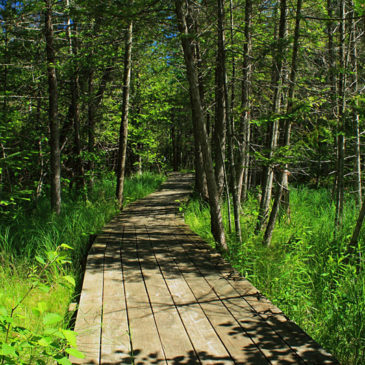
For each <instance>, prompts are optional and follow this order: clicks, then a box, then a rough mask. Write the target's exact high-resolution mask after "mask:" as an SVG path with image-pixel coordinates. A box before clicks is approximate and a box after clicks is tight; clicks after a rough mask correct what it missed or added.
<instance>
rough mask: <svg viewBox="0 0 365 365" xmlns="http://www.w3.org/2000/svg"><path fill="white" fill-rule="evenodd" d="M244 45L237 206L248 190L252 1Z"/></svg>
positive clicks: (246, 12)
mask: <svg viewBox="0 0 365 365" xmlns="http://www.w3.org/2000/svg"><path fill="white" fill-rule="evenodd" d="M244 33H245V44H244V47H243V80H242V101H241V107H242V119H241V128H240V146H239V158H238V168H237V182H236V184H237V186H238V192H237V194H238V199H239V200H238V205H239V206H241V199H242V200H245V199H246V196H247V190H248V186H247V184H248V174H249V168H248V167H249V160H250V137H251V127H250V120H251V116H250V109H251V103H250V95H251V74H252V0H246V5H245V30H244Z"/></svg>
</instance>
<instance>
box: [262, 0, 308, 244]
mask: <svg viewBox="0 0 365 365" xmlns="http://www.w3.org/2000/svg"><path fill="white" fill-rule="evenodd" d="M301 10H302V0H297V10H296V19H295V30H294V42H293V55H292V62H291V73H290V77H289V94H288V106H287V117H288V119H287V120H286V121H285V130H284V147H289V145H290V132H291V114H292V112H293V104H294V100H293V99H294V92H295V83H296V75H297V59H298V50H299V37H300V18H301ZM288 174H289V171H288V164H285V166H284V168H283V170H282V173H281V177H280V181H279V184H278V187H277V192H276V196H275V200H274V205H273V207H272V210H271V214H270V218H269V222H268V224H267V227H266V230H265V234H264V241H263V244H264V245H265V246H270V244H271V239H272V234H273V231H274V227H275V223H276V220H277V217H278V213H279V209H280V204H281V200H282V197H283V193H284V192H285V191H287V189H288Z"/></svg>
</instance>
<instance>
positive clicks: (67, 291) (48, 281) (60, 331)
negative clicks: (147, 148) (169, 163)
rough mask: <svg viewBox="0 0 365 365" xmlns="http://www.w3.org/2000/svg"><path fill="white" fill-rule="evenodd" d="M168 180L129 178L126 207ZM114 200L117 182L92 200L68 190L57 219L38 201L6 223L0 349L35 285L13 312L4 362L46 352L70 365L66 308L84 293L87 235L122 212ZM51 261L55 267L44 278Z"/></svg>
mask: <svg viewBox="0 0 365 365" xmlns="http://www.w3.org/2000/svg"><path fill="white" fill-rule="evenodd" d="M163 180H164V177H163V176H162V175H156V174H151V173H144V174H143V175H136V176H134V177H132V178H129V179H127V180H126V182H125V198H124V202H125V204H127V203H129V202H132V201H134V200H136V199H139V198H142V197H143V196H145V195H147V194H149V193H151V192H153V191H154V190H156V189H157V188H158V187H159V186H160V184H161V183H162V181H163ZM114 196H115V184H114V179H107V180H104V181H103V182H96V183H95V187H94V190H93V192H92V193H91V194H90V196H89V200H87V201H84V200H83V199H82V197H80V196H73V194H68V195H67V193H66V192H65V193H64V199H63V211H62V214H61V215H60V216H57V215H55V214H51V213H50V209H49V208H48V206H47V207H45V205H48V204H49V202H48V201H46V200H43V199H41V200H40V201H39V202H38V204H37V205H36V206H35V205H34V206H32V207H28V208H27V209H25V208H23V209H19V210H18V211H17V212H13V214H12V215H11V216H10V215H9V217H8V218H6V219H3V220H2V221H1V223H0V261H1V264H0V343H4V340H5V337H6V332H7V328H8V324H9V322H10V321H11V320H10V319H9V316H10V314H11V310H12V308H14V307H15V306H16V305H17V303H19V302H20V301H21V300H22V298H23V297H24V296H26V294H27V292H28V291H29V289H30V288H31V287H32V285H34V284H35V283H36V285H35V288H34V289H33V290H32V291H31V293H30V294H29V295H28V296H27V297H26V299H25V300H24V301H23V302H22V303H21V304H20V306H19V307H18V308H17V309H16V311H15V313H14V318H15V320H14V323H13V324H12V329H10V333H9V335H8V339H7V341H6V342H7V343H8V344H10V343H13V346H9V347H7V346H4V345H2V346H3V347H0V364H5V363H6V364H8V363H14V364H41V363H42V362H40V361H41V359H42V355H41V354H43V360H44V361H45V362H46V363H47V361H51V359H52V358H53V359H56V360H58V361H59V363H62V364H66V363H67V362H66V360H65V357H64V354H63V350H64V348H65V347H66V346H67V345H72V342H73V338H72V336H73V335H72V333H71V332H68V331H67V330H66V328H68V327H69V325H70V319H71V316H72V313H69V312H68V307H69V304H70V303H71V302H72V301H74V300H76V297H77V295H78V292H79V289H80V287H81V279H82V262H83V260H84V259H85V256H86V254H87V249H88V242H89V239H90V235H93V234H95V233H97V232H98V231H99V230H100V229H101V228H102V227H103V226H104V224H105V223H106V222H108V221H109V220H110V219H111V218H112V216H113V215H115V214H117V212H118V209H117V205H116V200H115V198H114ZM61 245H63V247H61ZM68 246H69V247H68ZM56 251H57V253H56V254H55V252H56ZM61 252H62V253H61ZM60 253H61V256H59V257H58V258H57V259H56V260H55V257H56V256H55V255H59V254H60ZM50 261H54V262H53V263H52V264H51V265H49V266H48V267H47V269H46V270H44V271H43V272H42V268H43V267H44V266H45V265H46V264H47V262H50ZM74 284H76V288H75V286H74ZM17 326H22V327H23V328H21V327H17ZM70 347H72V346H70ZM71 351H72V350H71ZM62 359H64V360H62ZM12 361H13V362H12ZM62 361H64V362H62Z"/></svg>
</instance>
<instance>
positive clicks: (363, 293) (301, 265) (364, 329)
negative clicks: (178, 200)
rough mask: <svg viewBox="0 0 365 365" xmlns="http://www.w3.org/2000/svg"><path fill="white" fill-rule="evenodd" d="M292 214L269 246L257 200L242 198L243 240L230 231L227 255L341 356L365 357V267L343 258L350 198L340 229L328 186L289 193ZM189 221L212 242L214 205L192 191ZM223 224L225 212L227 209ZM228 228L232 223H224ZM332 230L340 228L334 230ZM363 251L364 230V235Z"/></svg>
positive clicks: (350, 222) (357, 360)
mask: <svg viewBox="0 0 365 365" xmlns="http://www.w3.org/2000/svg"><path fill="white" fill-rule="evenodd" d="M290 201H291V205H290V206H291V211H290V219H289V217H287V216H282V218H281V220H280V222H279V223H278V226H277V228H276V230H275V232H274V236H273V242H272V246H271V247H265V246H263V245H262V235H263V233H261V234H259V235H258V236H256V235H255V234H254V233H253V232H254V230H255V223H256V218H257V214H258V211H257V206H258V205H257V200H256V199H255V198H254V196H252V195H251V196H250V197H249V199H248V200H247V201H246V202H245V203H244V205H243V211H242V214H241V224H242V237H243V239H242V241H243V244H238V243H237V242H236V240H235V239H234V234H232V235H230V236H228V238H229V245H228V246H229V252H228V254H227V258H228V259H229V260H230V261H231V263H232V264H233V265H234V267H235V268H236V269H237V270H239V271H240V272H241V273H242V274H243V275H244V276H245V277H246V278H247V279H249V280H250V281H251V282H252V283H253V284H254V285H255V286H256V287H257V288H258V289H259V290H260V291H261V292H262V293H263V294H264V295H265V296H267V297H268V298H269V299H270V300H271V301H272V302H273V303H274V304H276V305H277V306H278V307H279V308H280V309H281V310H282V311H283V312H284V313H285V314H286V315H287V316H288V317H289V318H290V319H292V320H293V321H295V322H296V323H297V324H298V325H299V326H301V327H302V328H303V329H304V330H305V331H306V332H307V333H308V334H309V335H311V336H312V337H313V338H314V339H315V340H316V341H317V342H319V343H320V344H321V345H322V346H324V347H325V348H327V349H328V350H329V351H330V352H331V353H332V354H333V355H335V356H336V357H337V358H338V359H339V360H340V362H341V363H342V364H352V365H354V364H357V365H360V364H364V363H365V273H364V262H363V261H362V264H361V267H360V270H359V272H357V271H356V268H355V267H354V266H353V265H351V264H348V263H346V256H345V253H346V244H347V242H348V240H349V239H350V238H351V233H352V229H353V227H354V224H355V222H356V218H357V214H358V209H357V208H356V204H355V201H353V200H352V199H351V198H349V197H348V198H347V200H346V201H347V204H346V207H345V212H344V224H343V227H342V229H340V230H337V231H336V230H335V228H334V215H335V207H334V206H333V204H331V194H330V191H328V190H326V189H320V190H313V189H309V188H305V187H299V188H296V189H294V188H293V189H292V190H291V193H290ZM185 219H186V222H187V223H188V224H189V225H190V227H191V228H192V229H193V230H194V231H195V232H196V233H198V234H199V235H201V236H202V237H204V238H205V239H208V240H210V241H211V242H213V239H212V235H211V233H210V215H209V208H208V206H206V205H205V203H202V202H201V201H199V200H197V199H193V200H191V201H190V203H189V204H188V205H187V207H186V210H185ZM224 219H225V221H226V222H225V223H226V224H225V226H226V228H227V227H228V224H227V212H226V211H225V214H224ZM227 231H228V229H227ZM333 232H336V237H334V235H333ZM359 245H360V247H361V248H360V252H362V253H363V254H364V253H365V249H364V245H365V235H364V232H363V234H362V235H361V236H360V240H359Z"/></svg>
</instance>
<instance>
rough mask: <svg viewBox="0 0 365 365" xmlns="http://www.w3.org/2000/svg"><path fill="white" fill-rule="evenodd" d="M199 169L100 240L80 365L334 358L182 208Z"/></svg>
mask: <svg viewBox="0 0 365 365" xmlns="http://www.w3.org/2000/svg"><path fill="white" fill-rule="evenodd" d="M191 183H192V176H191V175H181V174H172V175H171V176H170V177H169V179H168V181H167V182H166V183H165V184H164V185H163V187H162V189H161V190H160V191H158V192H156V193H154V194H151V195H150V196H149V197H147V198H144V199H141V200H140V201H138V202H135V203H132V204H131V205H130V206H129V207H128V209H126V210H124V211H123V212H122V213H121V214H120V215H118V216H117V217H115V218H114V219H113V220H112V221H111V222H110V223H109V224H108V225H106V226H105V228H104V230H103V232H102V233H101V234H100V235H99V236H98V237H97V239H96V241H95V243H94V245H93V246H92V248H91V250H90V253H89V256H88V260H87V265H86V272H85V277H84V284H83V290H82V293H81V297H80V303H79V310H78V315H77V320H76V328H75V330H76V331H77V332H78V334H79V335H78V347H79V349H80V350H81V351H83V352H84V353H85V355H86V357H85V359H74V358H72V359H71V360H72V361H73V362H74V363H76V364H221V365H228V364H304V363H305V364H336V363H337V362H336V360H335V359H334V358H332V357H331V355H330V354H328V353H327V352H326V351H325V350H323V349H322V348H320V346H319V345H318V344H316V343H315V342H314V341H313V340H312V339H311V338H310V337H309V336H308V335H306V334H305V333H304V332H303V331H302V330H301V329H300V328H299V327H298V326H296V325H295V324H294V323H293V322H291V321H289V320H288V319H287V318H286V317H285V316H284V314H283V313H282V312H281V311H280V310H279V309H278V308H276V307H275V306H273V305H272V304H271V303H270V302H269V301H268V300H267V299H266V298H264V297H263V296H262V295H261V294H260V293H259V292H258V291H257V289H256V288H254V287H253V286H252V285H251V284H250V283H249V282H248V281H247V280H245V279H244V278H242V277H240V276H239V275H238V274H237V273H236V272H235V271H234V270H233V269H232V267H231V266H230V265H229V264H228V263H227V262H225V261H224V260H223V259H222V257H221V256H220V255H219V254H218V253H216V252H214V251H213V250H212V249H211V248H210V247H209V246H208V245H207V244H206V243H205V242H204V241H202V240H201V239H200V238H199V237H198V236H197V235H195V234H194V233H192V232H191V231H190V230H189V229H188V227H187V226H186V225H185V224H184V222H183V220H182V219H181V217H179V216H178V208H179V205H180V204H181V202H182V201H183V200H184V199H186V198H187V197H188V194H189V193H190V191H191V190H190V189H191V188H190V186H191Z"/></svg>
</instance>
